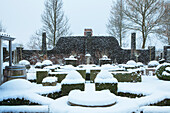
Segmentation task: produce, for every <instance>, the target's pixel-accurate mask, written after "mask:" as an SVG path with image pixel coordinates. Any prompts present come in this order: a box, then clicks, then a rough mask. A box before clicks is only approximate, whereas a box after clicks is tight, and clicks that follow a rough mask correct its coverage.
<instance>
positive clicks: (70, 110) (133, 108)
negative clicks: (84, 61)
mask: <svg viewBox="0 0 170 113" xmlns="http://www.w3.org/2000/svg"><path fill="white" fill-rule="evenodd" d="M11 84H12V83H11ZM19 84H20V83H18V84H15V85H14V84H13V85H14V86H5V85H2V86H0V101H2V100H3V99H8V98H25V99H28V100H30V101H32V102H35V103H39V104H41V105H42V106H35V108H33V110H32V112H35V111H37V110H38V109H41V110H40V111H41V112H42V110H43V109H44V112H46V111H47V110H49V111H50V112H54V113H132V112H140V111H144V113H155V112H157V113H158V112H159V113H170V106H166V107H165V106H164V107H158V106H148V105H150V104H154V103H157V102H160V101H162V100H164V99H170V81H163V80H159V79H158V78H157V77H156V76H142V82H140V83H120V82H119V83H118V92H125V93H128V92H129V93H134V94H143V95H145V96H144V97H140V98H127V97H121V96H114V97H115V100H116V104H115V105H113V106H110V107H81V106H70V105H69V104H68V99H69V98H70V97H69V96H64V97H61V98H58V99H56V100H54V99H50V98H48V97H43V96H41V95H39V94H44V93H47V92H48V93H49V92H54V91H60V90H61V85H60V84H57V86H53V87H48V86H47V87H43V86H41V85H36V84H33V83H26V84H25V86H24V83H22V84H20V85H22V86H20V87H19V86H17V85H19ZM27 84H29V86H27ZM88 92H90V93H92V92H95V84H93V83H86V84H85V93H86V94H87V95H86V96H84V98H91V97H90V93H89V95H88ZM79 96H80V95H79ZM101 97H103V96H101ZM96 98H97V95H96ZM103 98H104V97H103ZM82 100H83V101H84V100H85V99H82V98H81V96H80V97H79V98H77V99H76V101H79V102H82ZM87 100H88V99H87ZM104 100H105V99H103V100H102V101H104ZM87 103H88V102H87ZM19 107H21V108H19ZM29 107H30V109H32V108H31V107H33V106H13V107H11V106H0V112H3V111H4V110H5V112H10V111H13V112H15V111H16V112H18V109H19V110H20V112H25V111H26V110H27V109H29ZM41 107H42V108H41ZM17 108H18V109H17ZM30 109H29V110H28V111H29V112H30Z"/></svg>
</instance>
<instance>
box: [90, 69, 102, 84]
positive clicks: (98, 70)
mask: <svg viewBox="0 0 170 113" xmlns="http://www.w3.org/2000/svg"><path fill="white" fill-rule="evenodd" d="M100 71H101V70H100V69H92V70H90V82H92V83H94V80H95V78H96V76H97V74H98V73H99V72H100Z"/></svg>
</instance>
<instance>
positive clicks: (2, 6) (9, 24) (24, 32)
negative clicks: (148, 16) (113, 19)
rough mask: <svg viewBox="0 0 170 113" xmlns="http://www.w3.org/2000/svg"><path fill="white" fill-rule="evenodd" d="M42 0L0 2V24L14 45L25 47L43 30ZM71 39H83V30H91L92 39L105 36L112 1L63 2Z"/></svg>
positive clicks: (83, 0)
mask: <svg viewBox="0 0 170 113" xmlns="http://www.w3.org/2000/svg"><path fill="white" fill-rule="evenodd" d="M44 1H45V0H0V21H2V23H3V25H4V26H5V27H6V30H7V32H8V33H9V34H10V35H13V36H15V37H16V40H15V42H18V43H23V44H24V43H26V42H28V40H29V38H30V37H31V35H32V34H34V32H35V31H36V30H38V29H39V28H41V26H42V22H41V14H42V13H43V9H44ZM63 3H64V7H63V10H64V11H65V15H66V16H67V17H68V18H69V24H70V25H71V31H72V33H73V35H83V31H84V28H92V29H93V33H94V34H95V35H103V34H105V35H106V34H107V31H106V23H107V21H108V18H109V14H110V8H111V4H112V0H63Z"/></svg>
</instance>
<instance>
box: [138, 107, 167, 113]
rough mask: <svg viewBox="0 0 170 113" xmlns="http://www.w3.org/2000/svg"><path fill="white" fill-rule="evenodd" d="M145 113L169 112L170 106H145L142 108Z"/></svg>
mask: <svg viewBox="0 0 170 113" xmlns="http://www.w3.org/2000/svg"><path fill="white" fill-rule="evenodd" d="M140 111H143V113H169V112H170V107H169V106H144V107H141V108H140Z"/></svg>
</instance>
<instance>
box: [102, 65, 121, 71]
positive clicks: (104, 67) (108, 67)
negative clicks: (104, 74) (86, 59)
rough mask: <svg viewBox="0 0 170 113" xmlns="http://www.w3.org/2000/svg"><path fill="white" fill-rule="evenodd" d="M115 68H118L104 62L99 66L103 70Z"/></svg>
mask: <svg viewBox="0 0 170 113" xmlns="http://www.w3.org/2000/svg"><path fill="white" fill-rule="evenodd" d="M116 68H118V66H113V65H110V64H105V65H102V66H101V69H103V70H111V69H116Z"/></svg>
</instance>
